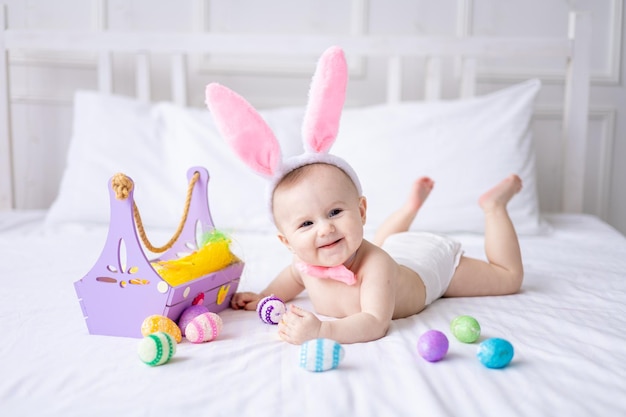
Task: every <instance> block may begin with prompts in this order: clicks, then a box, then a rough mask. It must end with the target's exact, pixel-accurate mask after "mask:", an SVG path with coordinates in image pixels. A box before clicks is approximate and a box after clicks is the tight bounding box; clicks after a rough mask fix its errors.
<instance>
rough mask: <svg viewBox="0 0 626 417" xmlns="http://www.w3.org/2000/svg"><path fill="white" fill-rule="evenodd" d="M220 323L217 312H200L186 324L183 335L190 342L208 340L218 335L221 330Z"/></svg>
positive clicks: (220, 319)
mask: <svg viewBox="0 0 626 417" xmlns="http://www.w3.org/2000/svg"><path fill="white" fill-rule="evenodd" d="M222 324H223V323H222V318H221V317H220V316H218V315H217V314H215V313H212V312H208V313H202V314H200V315H199V316H196V317H194V318H193V320H191V321H190V322H189V324H187V327H185V337H186V338H187V340H189V341H190V342H191V343H204V342H210V341H211V340H214V339H215V338H217V336H219V334H220V332H221V331H222Z"/></svg>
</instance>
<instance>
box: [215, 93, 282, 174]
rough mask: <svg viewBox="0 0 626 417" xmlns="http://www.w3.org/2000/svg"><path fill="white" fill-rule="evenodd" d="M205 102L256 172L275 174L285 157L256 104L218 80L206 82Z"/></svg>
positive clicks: (230, 139) (221, 131) (238, 152)
mask: <svg viewBox="0 0 626 417" xmlns="http://www.w3.org/2000/svg"><path fill="white" fill-rule="evenodd" d="M206 105H207V107H208V108H209V111H210V112H211V114H212V115H213V119H214V120H215V124H216V125H217V128H218V130H219V131H220V133H221V134H222V136H223V137H224V138H225V139H226V141H227V142H228V143H229V144H230V146H231V147H232V148H233V149H234V150H235V152H236V153H237V154H238V155H239V157H240V158H241V159H242V160H243V161H244V162H245V163H246V164H248V166H249V167H250V168H252V169H253V170H254V171H256V172H257V173H259V174H262V175H265V176H268V177H271V176H273V175H274V173H275V172H276V171H277V170H278V167H279V166H280V163H281V160H282V157H281V152H280V145H279V144H278V141H277V140H276V136H274V132H272V130H271V129H270V127H269V126H268V125H267V123H266V122H265V120H263V118H262V117H261V115H260V114H259V113H258V112H257V111H256V110H255V109H254V107H252V105H251V104H250V103H248V102H247V101H246V100H245V99H244V98H243V97H241V96H240V95H238V94H237V93H235V92H234V91H232V90H230V89H228V88H226V87H224V86H222V85H220V84H217V83H211V84H209V85H207V87H206Z"/></svg>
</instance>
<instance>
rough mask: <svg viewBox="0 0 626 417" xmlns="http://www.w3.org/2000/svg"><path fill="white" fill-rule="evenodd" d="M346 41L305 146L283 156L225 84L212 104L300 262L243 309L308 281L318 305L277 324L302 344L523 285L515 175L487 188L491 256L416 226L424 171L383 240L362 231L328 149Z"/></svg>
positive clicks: (212, 92)
mask: <svg viewBox="0 0 626 417" xmlns="http://www.w3.org/2000/svg"><path fill="white" fill-rule="evenodd" d="M347 74H348V71H347V63H346V59H345V56H344V54H343V50H342V49H341V48H339V47H336V46H334V47H330V48H328V49H327V50H326V51H325V52H324V53H323V54H322V56H321V58H320V60H319V62H318V66H317V68H316V72H315V75H314V76H313V80H312V83H311V88H310V91H309V101H308V104H307V109H306V112H305V115H304V121H303V127H302V137H303V144H304V153H302V154H301V155H296V156H292V157H289V158H286V159H284V158H283V156H282V153H281V148H280V144H279V143H278V141H277V139H276V137H275V136H274V134H273V132H272V129H271V128H270V127H269V126H268V125H267V123H266V122H265V121H264V120H263V118H262V117H261V115H260V114H259V113H258V112H257V111H256V110H255V109H254V108H253V107H252V105H250V103H248V102H247V101H246V100H245V99H244V98H243V97H241V96H239V95H238V94H236V93H235V92H234V91H231V90H229V89H228V88H226V87H224V86H221V85H219V84H216V83H212V84H209V85H208V86H207V88H206V102H207V106H208V107H209V110H210V111H211V114H212V116H213V119H214V120H215V123H216V127H217V128H218V130H219V131H220V133H221V134H222V136H223V137H224V138H225V139H226V140H227V142H228V143H229V144H230V145H231V147H232V149H233V150H234V151H235V153H236V154H237V155H238V156H239V157H240V158H241V160H242V161H243V162H245V163H246V164H247V165H248V166H249V167H250V168H251V169H253V170H254V171H256V172H257V173H258V174H260V175H263V176H265V177H266V178H267V179H269V180H270V182H269V189H268V190H269V193H268V201H269V203H270V209H271V214H272V216H273V219H274V223H275V224H276V226H277V228H278V238H279V239H280V241H281V242H282V243H283V244H284V245H285V246H286V247H287V248H288V249H289V250H291V251H292V252H293V262H292V263H291V264H290V265H289V266H287V267H286V268H285V269H283V270H282V271H281V272H280V273H279V274H278V276H277V277H276V278H275V279H274V280H273V281H272V282H271V283H270V285H269V286H268V287H267V288H265V289H264V290H263V291H262V292H261V293H260V294H255V293H250V292H244V293H237V294H235V295H234V296H233V298H232V300H231V306H232V308H234V309H245V310H254V309H256V307H257V304H258V302H259V300H260V299H261V298H263V297H265V296H268V295H271V294H274V295H275V296H277V297H280V298H281V299H282V300H283V301H285V302H288V301H290V300H293V299H294V298H295V297H296V296H297V295H298V294H300V293H301V292H302V291H303V290H305V289H306V290H307V291H308V295H309V297H310V299H311V302H312V303H313V307H314V309H315V311H316V312H317V313H319V314H322V315H326V316H330V317H335V318H337V320H331V321H321V320H319V319H318V318H317V316H316V315H315V314H313V313H312V312H309V311H305V310H303V309H301V308H298V307H296V306H293V305H292V306H290V308H289V311H288V312H286V313H285V314H284V315H283V318H282V321H281V323H280V324H279V325H278V332H279V335H280V337H281V338H282V339H284V340H285V341H287V342H289V343H294V344H301V343H303V342H305V341H307V340H309V339H315V338H320V337H324V338H329V339H333V340H336V341H337V342H339V343H356V342H366V341H370V340H375V339H378V338H381V337H383V336H384V335H385V334H386V333H387V330H388V329H389V324H390V323H391V320H392V319H395V318H401V317H407V316H410V315H413V314H416V313H419V312H420V311H422V310H423V309H424V307H425V306H427V305H428V304H430V303H432V302H433V301H434V300H436V299H438V298H440V297H442V296H447V297H453V296H476V295H500V294H511V293H515V292H517V291H518V290H519V289H520V286H521V284H522V277H523V269H522V261H521V255H520V249H519V244H518V241H517V235H516V233H515V229H514V227H513V224H512V223H511V220H510V218H509V215H508V212H507V209H506V206H507V203H508V202H509V200H510V199H511V198H512V197H513V196H514V195H515V194H516V193H517V192H518V191H519V190H520V189H521V186H522V184H521V180H520V179H519V177H518V176H517V175H511V176H509V177H508V178H506V179H504V180H503V181H502V182H500V183H499V184H497V185H496V186H495V187H493V188H492V189H491V190H489V191H487V192H486V193H485V194H483V195H482V196H481V197H480V199H479V204H480V206H481V207H482V209H483V211H484V213H485V222H486V230H485V249H486V254H487V259H488V262H484V261H480V260H476V259H470V258H467V257H464V256H462V250H461V246H460V244H459V243H458V242H456V241H454V240H452V239H449V238H446V237H443V236H439V235H435V234H431V233H416V232H408V229H409V226H410V225H411V223H412V221H413V219H414V218H415V216H416V214H417V212H418V210H419V208H420V207H421V205H422V204H423V203H424V201H425V200H426V198H427V197H428V195H429V193H430V191H431V189H432V188H433V181H432V180H431V179H429V178H420V179H418V180H417V181H416V182H415V184H414V189H413V190H412V192H411V194H410V197H409V199H408V201H407V202H406V204H405V205H404V207H402V208H400V209H399V210H398V211H396V212H395V213H394V214H392V215H391V217H389V219H387V220H386V221H385V222H384V223H383V225H382V226H381V227H380V230H379V231H378V232H377V234H376V236H375V238H374V243H370V242H368V241H367V240H365V239H364V238H363V225H364V224H365V220H366V211H367V201H366V199H365V197H363V193H362V187H361V183H360V181H359V178H358V176H357V174H356V172H355V171H354V169H353V168H352V167H351V166H350V164H349V163H348V162H347V161H345V160H344V159H342V158H340V157H338V156H336V155H333V154H331V153H329V149H330V147H331V146H332V145H333V143H334V141H335V139H336V137H337V135H338V132H339V121H340V118H341V112H342V107H343V104H344V101H345V92H346V84H347Z"/></svg>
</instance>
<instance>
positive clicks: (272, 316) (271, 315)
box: [256, 295, 287, 324]
mask: <svg viewBox="0 0 626 417" xmlns="http://www.w3.org/2000/svg"><path fill="white" fill-rule="evenodd" d="M286 310H287V308H286V307H285V303H283V300H281V299H280V298H278V297H276V296H274V295H269V296H267V297H265V298H262V299H261V301H259V304H257V306H256V311H257V313H259V317H260V318H261V320H262V321H263V323H267V324H278V322H279V321H280V318H281V316H282V315H283V314H285V311H286Z"/></svg>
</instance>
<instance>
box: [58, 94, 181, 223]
mask: <svg viewBox="0 0 626 417" xmlns="http://www.w3.org/2000/svg"><path fill="white" fill-rule="evenodd" d="M160 125H161V116H160V114H159V109H158V106H154V105H150V104H143V103H141V102H139V101H137V100H134V99H130V98H124V97H119V96H113V95H106V94H101V93H97V92H88V91H79V92H77V93H76V95H75V97H74V121H73V132H72V138H71V142H70V146H69V152H68V157H67V165H66V168H65V171H64V173H63V178H62V180H61V186H60V189H59V193H58V195H57V198H56V200H55V201H54V202H53V204H52V206H51V207H50V209H49V210H48V213H47V215H46V223H47V224H48V225H54V224H59V223H68V222H83V223H84V222H87V223H104V224H108V223H109V212H110V202H109V186H108V182H109V180H110V178H111V177H112V176H113V175H114V174H115V173H117V172H123V173H124V174H126V175H128V176H129V177H131V178H132V179H133V181H134V182H135V192H134V197H135V202H136V204H137V206H138V208H139V210H140V212H141V216H142V220H143V222H144V224H145V225H146V226H155V227H172V226H175V225H177V224H178V221H179V219H180V216H181V215H182V210H183V207H184V200H182V201H181V200H176V199H175V198H174V197H175V195H176V194H175V193H174V192H173V188H174V187H175V186H177V183H176V181H173V180H172V177H171V176H170V173H169V172H167V171H166V170H165V169H164V168H163V167H164V166H165V165H166V163H165V160H166V158H165V156H166V155H165V153H164V146H163V143H162V138H161V135H160V134H159V129H160ZM176 180H178V178H177V179H176ZM180 181H182V182H183V184H182V186H183V187H184V186H185V184H184V182H185V181H186V178H185V177H184V176H183V177H182V178H181V179H180Z"/></svg>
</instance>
